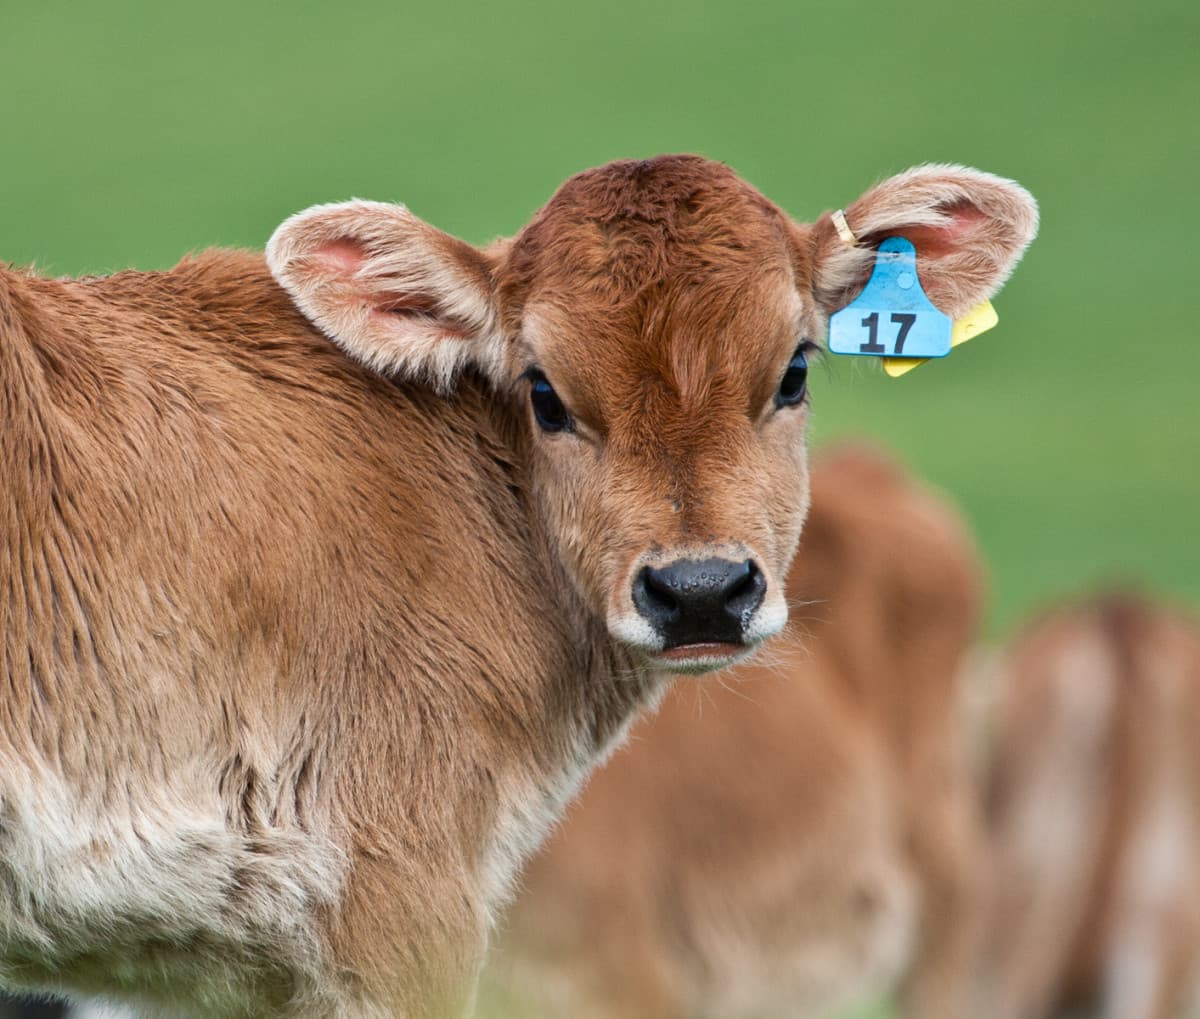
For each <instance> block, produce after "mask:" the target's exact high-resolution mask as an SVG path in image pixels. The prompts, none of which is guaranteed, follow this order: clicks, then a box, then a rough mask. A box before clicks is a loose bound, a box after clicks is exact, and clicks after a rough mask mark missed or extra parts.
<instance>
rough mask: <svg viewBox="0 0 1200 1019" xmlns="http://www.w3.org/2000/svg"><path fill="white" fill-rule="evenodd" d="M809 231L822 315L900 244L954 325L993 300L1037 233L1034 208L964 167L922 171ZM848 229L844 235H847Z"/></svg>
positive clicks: (1008, 185)
mask: <svg viewBox="0 0 1200 1019" xmlns="http://www.w3.org/2000/svg"><path fill="white" fill-rule="evenodd" d="M844 215H845V219H844V221H843V222H841V223H839V222H838V221H837V219H836V218H835V217H836V214H833V215H831V214H830V213H825V214H824V215H823V216H822V217H821V218H820V219H819V220H817V222H816V223H815V224H813V228H812V234H811V241H812V251H813V256H814V264H813V291H814V294H815V296H816V298H817V300H818V301H819V302H820V303H821V304H822V305H824V307H825V308H826V310H827V311H830V312H833V311H837V310H839V309H841V308H844V307H845V306H846V305H847V304H849V303H850V301H852V300H853V299H854V298H855V297H856V296H857V295H858V293H859V291H860V290H862V288H863V286H865V285H866V282H867V280H868V278H870V275H871V270H872V268H873V266H874V264H875V254H876V252H875V249H876V248H877V247H878V246H879V243H880V242H881V241H883V240H884V239H886V238H888V237H895V236H900V237H905V238H907V239H908V240H910V241H912V243H913V244H914V246H915V247H916V249H917V274H918V276H919V277H920V280H921V286H922V287H923V288H924V290H925V293H926V295H927V296H928V297H929V299H930V300H931V301H933V303H934V304H936V305H937V306H938V308H940V309H941V310H942V311H943V312H945V313H946V314H947V315H949V316H950V317H951V318H958V317H959V316H961V315H963V314H964V313H965V312H967V311H969V310H970V309H971V308H973V307H975V306H976V305H978V304H980V303H981V302H983V301H985V300H987V299H988V298H990V297H991V296H992V295H993V294H995V293H996V291H997V290H999V289H1000V287H1001V285H1002V284H1003V283H1004V281H1005V280H1006V279H1008V276H1009V273H1011V272H1012V271H1013V269H1014V268H1015V267H1016V264H1017V262H1019V261H1020V259H1021V255H1022V254H1024V252H1025V249H1026V248H1027V247H1028V246H1029V243H1030V241H1032V240H1033V238H1034V236H1035V235H1036V234H1037V226H1038V208H1037V203H1036V202H1035V201H1034V200H1033V196H1032V195H1030V193H1029V192H1028V191H1026V190H1025V189H1024V188H1023V187H1021V186H1020V185H1019V184H1017V183H1015V182H1014V181H1011V180H1005V179H1004V178H1002V177H994V176H993V175H992V174H990V173H983V172H981V171H980V170H972V169H969V168H967V167H963V166H919V167H916V168H915V169H912V170H909V171H907V172H906V173H902V174H899V175H898V176H896V177H891V178H889V179H888V180H885V181H884V182H883V183H882V184H879V185H878V186H877V187H874V188H872V189H871V190H870V191H868V192H867V193H866V194H865V195H863V196H862V197H861V198H859V199H858V201H856V202H854V204H852V205H850V206H848V207H847V208H846V210H845V214H844ZM847 228H848V229H847Z"/></svg>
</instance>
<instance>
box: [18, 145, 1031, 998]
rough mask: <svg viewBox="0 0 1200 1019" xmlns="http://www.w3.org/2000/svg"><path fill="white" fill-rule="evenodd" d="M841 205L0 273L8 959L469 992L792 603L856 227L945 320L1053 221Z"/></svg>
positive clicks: (628, 189)
mask: <svg viewBox="0 0 1200 1019" xmlns="http://www.w3.org/2000/svg"><path fill="white" fill-rule="evenodd" d="M847 217H848V219H849V223H850V225H851V227H852V229H854V230H855V231H857V233H858V235H859V237H860V243H861V246H860V247H848V246H847V245H846V244H845V243H844V242H843V241H841V240H840V238H839V236H838V232H837V230H836V229H835V227H834V225H833V223H832V221H831V219H830V217H829V216H824V217H822V218H821V219H819V220H818V221H817V222H816V223H815V224H813V225H807V224H798V223H795V222H793V221H792V220H790V219H789V218H788V217H787V216H786V215H785V214H784V213H782V212H781V211H780V210H779V209H778V208H776V207H775V206H774V205H772V204H771V203H770V202H768V201H767V200H766V199H765V198H763V197H762V196H761V195H760V194H759V193H758V192H756V191H755V190H754V189H753V188H751V187H750V186H749V185H747V184H745V183H744V182H742V181H741V180H739V179H738V178H737V176H735V175H734V174H733V173H732V171H730V170H729V169H727V168H726V167H724V166H722V165H719V164H715V163H711V162H708V161H706V160H703V159H700V158H697V157H691V156H670V157H663V158H660V159H656V160H650V161H646V162H636V163H635V162H625V163H615V164H612V165H610V166H606V167H603V168H601V169H598V170H592V171H589V172H587V173H583V174H581V175H579V176H578V177H575V178H573V179H571V180H570V181H568V182H567V183H566V184H565V185H563V187H562V188H561V189H560V190H559V191H558V193H557V194H556V195H555V196H554V197H553V198H552V200H551V201H550V202H549V204H547V205H546V207H545V208H544V209H542V210H541V211H540V212H539V213H538V214H537V216H536V217H535V218H534V219H533V221H532V222H531V223H530V224H529V225H528V226H527V227H525V229H523V230H522V231H521V232H520V234H518V235H517V237H516V238H515V239H513V240H511V241H505V242H499V243H497V244H495V245H493V246H492V247H490V248H488V249H487V250H482V251H481V250H478V249H476V248H473V247H471V246H470V245H468V244H465V243H463V242H462V241H459V240H455V239H454V238H452V237H449V236H447V235H446V234H443V233H441V232H440V231H437V230H435V229H434V228H433V227H431V226H429V225H427V224H425V223H423V222H422V221H420V220H419V219H417V218H416V217H414V216H413V215H411V214H410V213H409V212H407V211H406V210H405V209H403V208H402V207H399V206H389V205H380V204H375V203H369V202H350V203H346V204H342V205H330V206H320V207H316V208H314V209H310V210H308V211H307V212H305V213H302V214H300V215H298V216H296V217H294V218H292V219H290V220H288V221H287V222H286V223H284V224H283V226H281V227H280V228H279V230H278V231H277V232H276V234H275V235H274V237H273V238H272V239H271V243H270V245H269V247H268V252H267V259H266V263H265V264H264V261H263V259H262V257H261V256H257V255H253V254H246V253H240V252H211V253H208V254H205V255H203V256H201V257H199V258H195V259H190V260H187V261H185V262H183V263H181V264H180V265H179V266H177V267H176V268H175V269H173V270H171V271H170V272H165V273H136V272H128V273H120V274H118V275H116V276H113V277H110V278H106V279H83V280H77V281H70V280H48V279H41V278H38V277H35V276H33V275H30V274H26V273H21V272H16V271H11V270H0V471H2V477H3V480H4V485H3V493H2V496H0V639H2V640H3V642H4V643H3V656H2V657H0V670H2V671H0V678H2V679H3V681H4V684H3V695H2V696H0V710H2V711H3V713H4V715H3V717H4V726H3V729H2V735H0V783H2V785H0V797H2V799H0V810H2V813H0V821H2V823H0V864H2V866H0V873H2V874H3V878H4V880H3V881H2V882H0V979H2V980H4V981H7V982H10V983H13V984H19V985H25V986H62V987H69V988H75V989H80V990H83V991H90V990H94V991H103V992H107V993H111V994H114V995H122V996H128V997H133V998H142V999H146V1000H152V1001H165V1002H173V1003H178V1004H180V1005H185V1006H188V1007H191V1008H194V1009H199V1010H200V1011H202V1012H203V1014H205V1015H212V1016H231V1017H232V1016H310V1017H316V1016H339V1017H349V1016H394V1015H407V1016H416V1015H428V1014H461V1013H462V1012H463V1011H464V1009H466V1008H467V1007H468V1006H469V1002H470V1000H471V997H472V988H473V985H474V981H475V975H476V972H477V969H478V967H479V965H480V961H481V958H482V954H483V950H484V946H485V943H486V939H487V932H488V928H489V923H490V919H491V916H492V914H493V912H494V911H495V910H496V909H497V907H498V906H499V905H500V904H501V903H502V902H503V901H504V899H505V896H506V891H507V888H508V886H509V883H510V879H511V877H512V875H513V873H514V871H515V869H516V867H517V866H518V864H519V863H520V861H521V860H522V859H523V858H524V857H525V856H526V855H527V854H528V853H529V852H530V851H531V850H532V849H533V848H534V847H535V846H536V845H537V844H538V842H539V840H540V839H541V837H542V835H543V833H544V831H545V829H546V827H547V825H548V824H549V823H550V822H551V820H552V819H553V818H554V817H555V816H556V815H557V814H558V812H559V810H560V808H561V805H562V804H563V802H564V801H565V800H566V799H567V798H568V797H569V796H570V795H571V794H572V792H573V790H574V789H575V788H576V786H577V785H578V783H579V781H580V780H581V778H582V777H583V776H584V774H586V772H587V771H588V769H589V768H590V767H591V766H592V765H593V764H594V762H595V761H596V760H597V759H598V758H599V757H601V756H603V755H604V754H605V753H606V752H607V751H608V749H609V748H610V747H611V746H612V745H613V744H614V742H615V741H617V740H618V739H619V738H620V737H621V735H622V734H623V732H624V730H625V727H626V725H627V724H628V722H629V721H630V719H631V718H632V717H633V715H634V714H635V712H636V711H637V710H638V708H639V707H641V706H642V705H644V704H647V703H649V702H652V701H653V700H654V699H655V698H656V697H657V696H659V694H660V693H661V691H662V690H663V688H664V685H665V684H666V681H667V678H668V675H669V673H670V672H677V671H684V670H686V671H693V672H705V671H710V670H712V669H716V668H720V667H722V666H725V665H727V664H729V663H731V662H733V661H735V660H738V659H740V658H742V657H745V656H746V655H748V654H749V653H750V652H751V651H752V650H753V649H754V648H755V647H756V646H757V645H758V644H760V643H761V642H762V641H763V640H764V639H765V638H767V637H768V636H770V635H771V634H772V633H774V632H776V631H777V630H779V629H780V628H781V627H782V626H783V625H784V622H785V619H786V614H787V613H786V605H785V601H784V596H783V585H782V583H781V580H780V578H782V577H783V576H784V574H785V572H786V570H787V567H788V564H789V561H790V559H791V555H792V551H793V548H794V546H795V543H796V540H797V538H798V535H799V532H800V527H801V524H802V522H803V519H804V515H805V511H806V507H807V502H808V494H807V490H808V481H807V468H806V464H805V451H804V450H805V447H804V429H805V422H806V420H807V416H808V409H807V401H806V399H805V391H806V387H805V375H806V360H805V355H806V353H807V351H808V349H809V348H810V347H811V346H812V345H813V344H815V343H816V342H818V341H819V340H820V338H821V337H822V335H823V334H824V330H825V321H826V317H827V315H828V314H829V312H830V311H831V310H832V309H834V308H836V307H838V306H840V305H841V304H843V303H844V302H845V301H846V300H847V299H849V297H850V296H852V295H853V293H854V292H855V291H856V289H858V288H859V287H860V286H861V285H862V283H863V281H864V280H865V278H866V275H867V273H868V272H869V269H870V266H871V263H872V260H873V254H872V248H871V245H872V244H874V243H877V242H878V240H879V239H880V238H882V237H884V236H887V235H888V234H895V233H902V234H908V235H910V236H911V237H912V238H913V239H914V240H915V242H916V243H917V244H918V245H919V250H920V251H921V252H922V262H921V265H922V272H923V275H924V278H925V289H926V290H927V292H929V294H930V295H931V297H932V298H933V299H934V300H935V301H937V302H938V303H939V304H941V305H942V307H943V308H944V309H945V310H946V311H948V312H949V313H951V314H956V313H958V312H960V311H962V310H963V309H964V308H966V307H968V306H970V305H972V304H974V303H975V302H977V301H979V300H981V299H982V298H984V297H986V296H987V295H989V294H990V293H992V292H993V291H994V290H996V289H997V288H998V287H999V286H1000V284H1001V283H1002V282H1003V280H1004V278H1005V277H1006V276H1007V274H1008V272H1009V271H1010V270H1011V268H1012V267H1013V265H1014V264H1015V262H1016V261H1017V259H1018V258H1019V257H1020V254H1021V252H1022V251H1023V249H1024V247H1025V245H1026V244H1027V243H1028V242H1029V240H1030V238H1031V237H1032V235H1033V232H1034V229H1035V226H1036V209H1035V207H1034V205H1033V202H1032V200H1031V199H1030V198H1029V196H1028V195H1027V194H1026V193H1025V192H1024V191H1022V190H1021V189H1020V188H1019V187H1017V186H1016V185H1014V184H1012V183H1011V182H1007V181H1003V180H1000V179H998V178H994V177H991V176H988V175H986V174H981V173H979V172H977V171H972V170H964V169H960V168H954V167H926V168H923V169H919V170H914V171H910V172H909V173H907V174H904V175H902V176H900V177H896V178H893V179H891V180H889V181H885V182H884V183H883V184H881V185H879V186H878V187H877V188H874V189H873V190H871V191H869V192H868V193H867V194H866V195H865V196H863V198H861V199H859V201H858V202H856V203H855V204H854V205H851V206H850V207H849V208H848V209H847ZM273 277H274V278H273ZM276 281H278V282H276ZM279 284H282V287H281V286H280V285H279ZM289 297H290V298H291V299H292V300H289ZM293 300H294V302H295V305H296V306H298V307H299V311H297V310H296V307H295V306H294V305H293ZM301 313H303V314H301ZM305 316H307V318H306V317H305ZM330 340H332V341H333V342H330ZM347 354H349V355H350V356H349V357H347V356H346V355H347ZM385 375H386V376H391V378H390V379H389V378H385V377H384V376H385Z"/></svg>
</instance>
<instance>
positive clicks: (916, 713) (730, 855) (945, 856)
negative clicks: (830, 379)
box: [484, 449, 982, 1019]
mask: <svg viewBox="0 0 1200 1019" xmlns="http://www.w3.org/2000/svg"><path fill="white" fill-rule="evenodd" d="M979 573H980V571H979V567H978V559H977V554H976V552H975V549H974V546H973V544H972V542H971V541H970V540H969V538H968V537H967V535H966V533H965V530H964V528H963V526H962V523H961V520H960V519H959V517H958V515H957V514H956V513H955V512H954V511H953V510H952V509H951V508H950V507H948V506H947V505H946V504H945V503H944V501H943V500H941V499H939V498H938V497H936V496H935V495H933V494H932V493H931V492H929V491H928V490H927V489H925V488H924V487H922V486H920V485H918V484H916V483H914V482H913V481H912V480H910V479H909V478H907V477H905V476H904V475H903V474H902V473H900V472H899V471H898V470H897V469H896V468H895V467H894V466H892V465H891V464H890V463H888V461H886V460H885V459H883V458H881V457H880V456H879V455H878V454H875V453H872V452H867V451H863V450H856V449H846V450H842V451H840V452H836V453H832V454H826V456H825V457H824V458H823V459H822V460H821V461H819V466H818V467H817V468H816V469H815V470H814V472H813V497H812V507H811V509H810V512H809V518H808V523H807V524H806V526H805V534H804V538H803V539H802V540H801V542H800V551H799V553H798V555H797V559H796V563H795V565H794V566H793V567H792V572H791V576H790V577H789V581H788V593H789V597H790V599H791V600H792V602H793V605H794V606H795V607H796V611H795V613H794V616H795V621H794V622H793V623H792V624H791V625H790V626H789V628H788V630H787V631H786V633H785V635H784V636H782V637H780V638H777V639H776V641H775V642H773V644H772V645H771V648H770V649H769V650H768V651H767V652H766V653H765V654H764V655H763V656H761V658H760V659H757V660H756V662H755V663H752V664H751V665H749V666H744V667H742V668H741V669H739V670H737V671H736V672H735V673H734V675H733V676H732V677H731V679H730V681H729V682H728V683H723V684H721V686H720V687H719V688H715V689H714V688H713V687H712V686H709V685H705V686H703V687H700V686H696V685H691V684H685V685H681V686H676V687H675V688H674V689H673V690H672V691H671V692H670V693H669V694H668V695H667V696H666V698H665V700H664V702H663V705H662V708H661V709H660V711H659V712H658V714H657V715H656V716H655V717H654V718H652V719H650V720H647V721H645V722H642V723H641V724H640V725H638V726H637V727H636V728H635V729H634V730H633V735H632V736H631V738H630V741H629V743H628V745H627V746H626V747H625V748H623V749H622V750H621V751H619V752H618V753H617V754H616V755H615V756H614V757H613V759H612V761H611V762H610V763H609V764H608V765H607V766H606V767H605V768H604V769H603V770H602V771H601V772H600V773H599V774H598V775H597V776H596V777H595V778H594V779H593V780H592V781H591V783H590V784H589V785H588V787H587V789H586V790H585V792H584V794H583V795H582V797H581V799H580V801H579V803H578V804H576V805H575V806H573V807H572V808H570V809H569V811H568V816H567V821H566V822H565V823H564V825H563V826H562V828H561V829H559V831H558V832H556V833H555V835H554V836H552V838H551V839H550V841H549V842H548V844H547V846H546V847H545V848H544V850H543V852H542V854H541V855H539V856H537V857H535V859H534V861H533V863H532V864H531V866H530V868H529V870H528V873H527V875H526V877H525V879H524V881H523V884H524V894H522V895H521V896H520V897H519V898H518V900H517V902H516V905H515V906H514V908H513V910H512V913H511V919H510V920H509V922H508V924H507V931H506V933H505V934H504V936H503V938H502V941H501V947H500V949H499V950H498V951H497V952H496V953H495V954H494V955H493V961H492V963H491V965H490V967H489V979H488V980H487V981H486V982H485V987H486V988H488V991H487V993H486V996H485V999H484V1000H485V1002H486V1001H488V1000H490V999H492V997H493V996H495V998H496V999H502V998H508V999H510V1005H511V1014H512V1015H514V1016H525V1015H529V1016H547V1017H549V1016H572V1017H573V1019H585V1017H586V1019H635V1017H643V1016H655V1017H661V1019H671V1017H687V1016H695V1017H700V1016H712V1017H721V1019H735V1017H751V1016H761V1017H767V1016H770V1017H783V1016H813V1017H822V1019H823V1017H826V1016H828V1015H830V1014H833V1010H835V1009H836V1008H838V1007H840V1006H842V1005H846V1004H848V1003H849V1002H851V1001H852V1000H853V999H854V998H856V997H857V998H862V997H864V996H869V995H870V994H871V993H880V992H882V991H884V990H886V989H889V988H890V987H891V986H893V985H895V984H897V983H901V984H902V985H903V991H902V995H903V1000H904V1003H905V1010H904V1014H905V1015H906V1016H911V1017H914V1019H916V1017H921V1019H964V1017H966V1016H969V1015H970V1014H971V1010H970V1008H969V1007H968V999H967V995H968V994H969V991H970V988H971V982H972V973H973V971H972V969H971V966H972V962H973V952H974V949H975V947H976V943H975V938H976V932H977V920H978V911H977V906H976V902H977V896H976V890H977V874H976V868H977V865H978V863H979V858H980V853H979V850H980V848H981V847H982V839H981V837H980V834H981V833H980V831H979V827H978V819H977V814H976V810H975V806H974V794H973V788H972V779H971V777H970V773H969V768H968V765H967V761H966V760H965V758H964V755H963V753H962V750H961V748H960V747H959V746H958V738H957V735H958V731H959V726H958V725H957V721H958V718H957V715H958V709H959V701H960V696H959V695H960V692H961V691H960V685H959V675H960V667H961V665H962V659H963V654H964V652H965V651H966V649H967V648H968V646H969V643H970V640H971V637H972V633H973V630H974V624H975V621H976V617H977V615H978V607H979V602H980V590H981V585H980V580H979ZM759 662H761V663H762V664H758V663H759ZM485 1014H486V1010H485Z"/></svg>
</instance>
